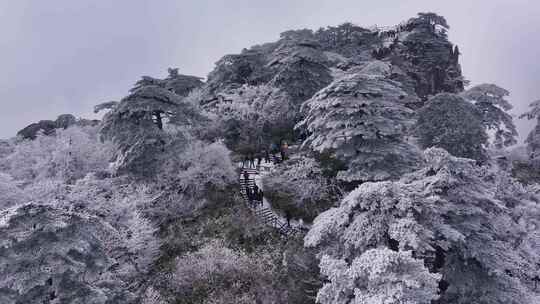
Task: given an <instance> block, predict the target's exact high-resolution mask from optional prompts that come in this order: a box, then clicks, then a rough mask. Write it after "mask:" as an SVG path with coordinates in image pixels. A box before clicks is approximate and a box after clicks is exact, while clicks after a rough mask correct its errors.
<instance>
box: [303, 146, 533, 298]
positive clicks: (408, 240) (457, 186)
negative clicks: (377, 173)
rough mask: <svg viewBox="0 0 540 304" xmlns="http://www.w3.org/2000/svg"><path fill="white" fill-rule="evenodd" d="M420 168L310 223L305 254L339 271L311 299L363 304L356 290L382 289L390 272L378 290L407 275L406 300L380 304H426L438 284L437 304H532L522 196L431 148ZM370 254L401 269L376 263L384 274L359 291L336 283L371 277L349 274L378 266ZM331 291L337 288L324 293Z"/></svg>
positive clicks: (369, 188) (354, 284) (368, 186)
mask: <svg viewBox="0 0 540 304" xmlns="http://www.w3.org/2000/svg"><path fill="white" fill-rule="evenodd" d="M425 161H426V166H425V167H424V168H422V169H421V170H418V171H416V172H414V173H411V174H409V175H406V176H404V177H403V178H402V179H400V180H399V181H395V182H390V181H386V182H377V183H364V184H362V185H360V186H359V187H358V188H357V189H356V190H354V191H353V192H351V193H350V194H349V195H348V196H347V197H346V198H344V199H343V201H342V202H341V205H340V206H339V207H336V208H332V209H329V210H328V211H326V212H324V213H322V214H321V215H319V216H318V217H317V218H316V219H315V222H314V225H313V228H312V229H311V230H310V231H309V233H308V234H307V236H306V238H305V244H306V246H309V247H317V248H319V250H320V253H321V254H322V255H327V256H328V257H330V258H331V259H332V260H335V261H337V262H335V263H337V264H336V265H341V266H339V267H333V268H334V269H331V268H332V267H327V266H325V265H324V264H323V265H322V266H323V269H327V270H325V271H326V273H330V274H331V276H329V280H330V282H328V283H327V284H326V286H325V287H323V288H322V289H321V291H320V294H319V296H320V297H324V298H327V299H338V298H339V297H340V295H339V294H338V293H339V292H340V291H342V290H346V291H347V295H349V297H350V299H351V298H354V299H355V301H356V300H357V299H358V302H359V303H364V302H362V301H360V299H363V298H364V297H369V296H370V295H371V293H372V292H373V290H372V289H369V288H368V289H366V288H365V284H368V285H369V284H371V282H370V281H369V280H381V278H380V277H381V276H383V275H384V276H387V274H386V272H387V271H389V272H392V273H394V276H393V277H392V278H393V279H392V280H388V281H383V282H388V284H393V285H391V286H390V287H389V288H387V289H385V290H402V291H403V289H399V288H397V287H396V286H397V285H399V284H402V283H401V282H400V281H402V280H399V279H398V278H401V277H402V276H404V275H405V274H406V273H408V275H407V276H406V279H404V280H405V283H404V284H405V285H407V284H410V285H409V286H408V289H406V290H407V291H408V292H414V294H413V295H412V296H411V297H409V294H408V293H396V294H394V293H390V294H388V293H386V292H382V293H379V295H380V297H382V298H379V299H380V302H383V303H403V301H404V300H406V299H407V300H409V301H411V302H419V303H428V302H427V301H428V300H429V298H431V299H435V298H436V295H435V293H433V292H430V290H432V289H431V288H432V287H433V284H437V283H438V284H439V285H438V286H439V293H440V296H441V300H440V301H441V303H479V304H488V303H489V304H494V303H500V304H503V303H512V304H518V303H521V304H523V303H531V304H532V303H537V302H535V301H538V294H535V293H534V291H533V284H532V279H533V278H534V276H535V275H537V271H538V261H539V257H538V254H537V252H536V250H537V249H535V247H534V246H533V247H532V248H531V246H530V244H538V226H536V225H534V224H535V223H533V222H531V221H530V217H529V216H526V215H524V214H523V212H516V211H517V210H518V208H520V207H518V206H527V208H533V209H532V210H531V212H534V213H535V214H536V213H537V210H538V205H537V204H535V203H533V202H529V201H528V199H527V197H526V196H524V195H519V196H517V195H515V194H516V193H513V194H512V191H513V190H512V189H513V187H506V186H504V187H500V186H499V185H498V183H497V182H496V181H497V180H498V178H497V177H498V176H499V173H498V172H492V171H488V169H487V168H485V167H479V166H477V165H475V163H474V161H472V160H469V159H464V158H455V157H453V156H451V155H450V154H448V152H446V151H444V150H442V149H437V148H431V149H428V150H426V151H425ZM501 191H503V192H506V193H505V194H504V195H503V194H501ZM516 198H518V199H516ZM531 203H532V204H531ZM519 214H521V215H519ZM373 250H376V251H381V250H382V251H383V252H381V253H380V254H381V261H385V263H388V261H392V260H398V261H399V263H398V265H402V266H393V267H392V266H388V265H387V264H385V263H382V266H377V267H381V269H385V270H384V271H375V272H374V273H373V275H371V276H369V277H368V278H369V280H368V281H367V282H366V281H365V280H348V281H346V282H338V281H339V280H342V279H341V278H342V277H347V276H351V274H354V273H355V272H356V271H361V272H364V271H365V270H363V269H364V268H365V267H375V266H369V265H363V267H364V268H360V269H357V267H358V266H357V265H356V263H358V262H356V261H357V259H361V260H363V261H367V260H377V259H375V258H370V259H366V258H365V255H366V254H370V252H372V251H373ZM389 250H392V251H394V252H395V253H392V254H389V253H388V252H389ZM384 252H386V253H384ZM396 253H397V254H396ZM378 254H379V253H377V254H376V255H378ZM403 255H404V256H403ZM394 256H395V257H394ZM398 256H399V257H400V258H399V259H398V258H397V257H398ZM415 260H418V261H422V260H423V261H424V263H425V265H426V267H427V268H429V270H430V272H435V273H438V274H440V275H442V276H441V277H439V276H438V275H430V274H428V273H427V272H426V270H424V269H423V268H422V267H421V263H420V264H418V262H415ZM324 261H325V260H324V259H323V262H324ZM326 261H328V259H327V260H326ZM403 263H404V264H403ZM362 264H368V263H367V262H366V263H362ZM407 265H409V266H407ZM386 267H390V270H386V269H387V268H386ZM364 275H365V274H361V275H360V274H359V275H357V277H356V278H360V277H362V276H364ZM383 278H384V277H383ZM439 278H440V281H439ZM336 280H337V281H336ZM422 282H423V283H422ZM332 284H337V285H338V286H341V287H339V288H332V287H331V286H332ZM343 284H349V285H348V286H346V288H345V287H343V286H342V285H343ZM385 284H386V283H385ZM329 285H330V286H329ZM429 286H431V287H429ZM374 288H375V287H374ZM350 299H349V300H350ZM326 303H349V302H348V300H347V301H346V300H341V301H338V300H336V301H334V302H332V301H328V302H326Z"/></svg>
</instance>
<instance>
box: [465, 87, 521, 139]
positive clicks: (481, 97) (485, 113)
mask: <svg viewBox="0 0 540 304" xmlns="http://www.w3.org/2000/svg"><path fill="white" fill-rule="evenodd" d="M508 95H510V92H508V91H507V90H505V89H503V88H501V87H499V86H497V85H495V84H487V83H484V84H479V85H477V86H474V87H472V88H470V89H468V90H467V91H465V92H463V93H462V94H461V96H462V97H464V98H465V99H468V100H470V101H471V102H473V103H474V105H475V106H476V107H477V108H478V110H479V111H480V113H481V114H482V123H483V125H484V127H485V128H486V130H492V131H494V136H495V137H494V140H493V142H492V144H493V146H495V148H497V149H502V148H504V147H508V146H511V145H514V144H516V143H517V140H516V137H517V136H518V133H517V129H516V126H515V125H514V121H513V120H512V115H510V114H509V113H508V111H510V110H511V109H512V105H511V104H510V102H508V101H507V100H506V99H505V97H506V96H508Z"/></svg>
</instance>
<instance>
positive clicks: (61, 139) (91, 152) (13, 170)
mask: <svg viewBox="0 0 540 304" xmlns="http://www.w3.org/2000/svg"><path fill="white" fill-rule="evenodd" d="M97 131H98V129H97V127H92V126H87V127H79V126H76V125H75V126H71V127H69V128H67V129H65V130H61V129H59V130H57V131H56V132H55V134H54V135H51V136H46V135H38V136H37V137H36V138H35V139H34V140H25V141H22V142H20V143H18V144H17V145H15V146H14V147H13V151H12V153H10V154H9V155H7V156H6V158H5V161H6V162H7V167H8V168H7V170H6V171H7V172H8V173H9V174H11V175H12V176H13V177H14V178H16V179H18V180H21V181H27V182H29V181H35V180H41V181H43V180H47V179H56V180H62V181H66V182H73V181H75V180H77V179H79V178H82V177H84V176H85V175H86V174H88V173H92V172H98V171H107V170H108V167H109V161H110V159H111V157H112V155H113V149H112V145H111V144H110V142H100V141H99V139H98V135H97Z"/></svg>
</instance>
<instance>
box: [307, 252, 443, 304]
mask: <svg viewBox="0 0 540 304" xmlns="http://www.w3.org/2000/svg"><path fill="white" fill-rule="evenodd" d="M321 274H323V275H324V276H325V277H327V278H328V280H329V281H330V282H329V283H327V284H325V285H324V286H323V287H322V289H321V290H320V291H319V294H318V296H317V302H318V303H321V304H339V303H351V302H350V301H351V300H352V299H354V303H361V304H371V303H385V304H393V303H396V304H398V303H418V304H430V303H432V302H431V301H433V300H436V299H437V298H438V297H439V296H438V294H437V287H438V286H437V282H438V280H439V279H440V277H441V276H440V275H439V274H434V273H430V272H429V271H428V269H427V268H426V267H424V264H423V262H422V261H421V260H418V259H415V258H414V257H413V256H412V254H411V252H410V251H400V252H395V251H392V250H390V249H387V248H382V249H369V250H367V251H366V252H364V253H362V254H361V255H360V256H359V257H356V258H355V259H354V260H353V261H352V263H350V265H349V264H348V263H347V262H346V261H345V260H343V259H334V258H331V257H329V256H324V257H323V258H322V260H321ZM355 282H357V283H355Z"/></svg>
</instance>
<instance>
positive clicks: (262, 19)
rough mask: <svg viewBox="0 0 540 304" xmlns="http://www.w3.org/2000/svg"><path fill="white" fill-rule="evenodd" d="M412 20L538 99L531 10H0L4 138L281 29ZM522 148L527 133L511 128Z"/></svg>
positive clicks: (387, 0) (534, 9) (14, 1)
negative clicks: (437, 22)
mask: <svg viewBox="0 0 540 304" xmlns="http://www.w3.org/2000/svg"><path fill="white" fill-rule="evenodd" d="M420 11H434V12H436V13H439V14H441V15H443V16H445V17H446V18H447V20H448V22H449V23H450V26H451V29H450V39H451V41H452V42H454V43H456V44H458V45H459V47H460V50H461V52H462V53H463V56H462V57H461V63H462V67H463V72H464V74H465V76H466V77H467V78H468V79H470V80H471V81H472V83H473V84H478V83H481V82H492V83H496V84H498V85H500V86H502V87H505V88H507V89H509V90H510V91H511V92H512V95H511V98H510V100H511V102H512V103H513V104H514V105H515V111H514V112H515V113H521V112H523V111H524V110H526V108H527V105H528V103H530V102H531V101H532V100H535V99H539V98H540V66H539V64H538V62H537V56H538V55H539V54H540V34H539V33H540V19H539V18H538V16H540V3H536V1H532V0H506V1H502V0H475V1H472V0H445V1H437V0H408V1H403V0H370V1H365V0H350V1H349V0H344V1H340V0H333V1H332V0H326V1H325V0H309V1H307V0H306V1H300V0H298V1H296V0H267V1H259V0H222V1H217V0H216V1H204V0H196V1H169V0H154V1H143V0H114V1H111V0H93V1H90V0H49V1H43V0H34V1H31V0H0V67H1V71H0V104H1V105H2V107H1V108H0V138H6V137H11V136H13V135H14V134H15V133H16V131H17V130H19V129H21V128H23V127H24V126H26V125H28V124H29V123H31V122H35V121H38V120H40V119H54V118H55V117H56V116H57V115H59V114H62V113H73V114H75V115H76V116H84V117H93V116H91V112H92V107H93V105H95V104H97V103H100V102H103V101H108V100H118V99H120V98H122V97H123V96H124V95H125V94H126V92H127V90H128V89H129V88H130V87H131V85H132V84H133V83H134V82H135V81H136V80H138V78H139V77H140V76H142V75H152V76H164V74H165V73H166V69H167V67H179V68H180V72H181V73H185V74H193V75H198V76H206V75H207V74H208V72H210V70H211V69H212V67H213V65H214V63H215V62H216V61H217V60H218V59H219V58H220V57H221V56H222V55H224V54H228V53H238V52H239V51H240V50H241V49H242V48H244V47H249V46H251V45H253V44H259V43H263V42H268V41H274V40H276V39H277V38H278V36H279V33H280V32H282V31H285V30H288V29H297V28H313V29H316V28H318V27H321V26H327V25H337V24H340V23H343V22H346V21H350V22H353V23H355V24H358V25H366V26H368V25H374V24H378V25H393V24H396V23H399V22H400V21H402V20H406V19H408V18H409V17H412V16H414V15H415V14H416V13H417V12H420ZM517 124H518V126H519V131H520V135H521V137H522V138H523V137H524V136H526V134H527V133H528V131H529V130H530V128H531V125H532V123H528V122H524V121H517Z"/></svg>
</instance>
